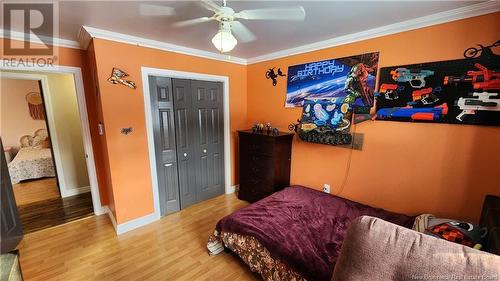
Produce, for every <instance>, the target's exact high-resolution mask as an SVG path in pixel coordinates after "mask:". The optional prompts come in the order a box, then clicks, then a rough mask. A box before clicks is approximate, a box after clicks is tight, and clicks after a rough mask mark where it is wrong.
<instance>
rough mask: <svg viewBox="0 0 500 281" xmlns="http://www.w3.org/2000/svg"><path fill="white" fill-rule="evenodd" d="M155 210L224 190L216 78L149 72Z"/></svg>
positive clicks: (220, 107)
mask: <svg viewBox="0 0 500 281" xmlns="http://www.w3.org/2000/svg"><path fill="white" fill-rule="evenodd" d="M148 85H149V93H150V96H151V113H152V126H153V134H154V148H155V158H156V170H157V181H158V188H159V203H160V214H161V215H166V214H169V213H172V212H176V211H179V210H180V209H184V208H187V207H189V206H190V205H192V204H195V203H198V202H201V201H203V200H206V199H209V198H212V197H215V196H218V195H221V194H223V193H224V190H225V188H224V186H225V184H224V114H223V91H222V88H223V85H222V83H221V82H214V81H201V80H192V79H177V78H168V77H160V76H149V78H148Z"/></svg>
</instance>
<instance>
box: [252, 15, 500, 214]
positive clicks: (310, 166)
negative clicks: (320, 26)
mask: <svg viewBox="0 0 500 281" xmlns="http://www.w3.org/2000/svg"><path fill="white" fill-rule="evenodd" d="M499 27H500V13H495V14H489V15H485V16H480V17H475V18H470V19H466V20H461V21H455V22H451V23H446V24H441V25H436V26H431V27H427V28H423V29H418V30H414V31H408V32H403V33H399V34H394V35H389V36H384V37H379V38H375V39H370V40H365V41H360V42H356V43H352V44H347V45H342V46H338V47H333V48H329V49H324V50H319V51H315V52H310V53H305V54H300V55H295V56H290V57H286V58H281V59H277V60H273V61H266V62H262V63H258V64H252V65H249V66H248V69H247V73H248V76H247V77H248V78H247V79H248V80H247V85H248V92H247V96H248V101H247V102H248V109H247V112H248V125H250V124H251V123H254V122H271V123H272V124H273V125H274V126H277V127H279V128H280V129H282V130H287V129H286V128H287V126H288V124H290V123H292V122H295V120H297V118H299V117H300V114H301V108H294V109H287V108H285V107H284V103H285V92H286V79H281V80H280V81H279V82H278V86H276V87H273V86H272V85H271V82H270V81H269V80H266V79H265V77H264V73H265V71H266V70H267V69H268V68H270V67H280V68H281V69H282V70H285V71H286V69H287V67H288V66H290V65H295V64H302V63H307V62H313V61H320V60H324V59H332V58H339V57H345V56H350V55H356V54H361V53H367V52H373V51H379V52H380V62H379V66H380V67H384V66H394V65H402V64H411V63H420V62H431V61H440V60H450V59H459V58H461V57H462V54H463V51H464V50H465V49H466V48H468V47H470V46H473V45H475V44H477V43H483V44H491V43H493V42H495V41H496V40H498V37H499V35H500V28H499ZM497 51H498V50H497ZM353 129H355V130H356V131H357V132H359V133H363V134H364V147H363V151H350V150H348V149H344V148H337V147H333V146H328V145H318V144H311V143H306V142H302V141H300V140H297V138H295V141H294V143H293V150H292V175H291V182H292V183H293V184H301V185H305V186H309V187H312V188H315V189H321V188H322V186H323V183H329V184H331V188H332V193H334V194H336V193H340V196H342V197H346V198H349V199H352V200H356V201H359V202H362V203H365V204H370V205H373V206H377V207H382V208H386V209H389V210H392V211H397V212H403V213H407V214H420V213H434V214H436V215H438V216H445V217H446V216H449V217H453V218H463V219H472V220H477V219H478V216H479V214H480V210H481V205H482V200H483V198H484V195H485V194H488V193H489V194H496V195H500V164H499V163H500V147H499V146H498V144H499V143H500V127H484V126H467V125H447V124H423V123H401V122H388V121H368V122H365V123H361V124H359V125H357V126H356V128H353ZM351 152H352V159H351V163H350V170H349V175H348V179H347V184H346V185H345V186H344V188H343V189H342V190H341V185H342V182H343V181H344V177H345V174H346V170H347V165H348V159H349V154H350V153H351Z"/></svg>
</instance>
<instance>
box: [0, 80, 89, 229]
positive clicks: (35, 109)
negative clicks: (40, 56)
mask: <svg viewBox="0 0 500 281" xmlns="http://www.w3.org/2000/svg"><path fill="white" fill-rule="evenodd" d="M1 79H2V81H1V82H2V83H1V86H2V97H1V98H2V100H1V102H2V119H1V123H2V126H1V135H2V140H3V143H4V145H6V146H8V149H6V151H5V155H6V158H10V159H9V160H10V163H9V164H8V170H9V173H10V175H11V176H10V178H11V182H12V184H13V190H14V195H15V199H16V204H17V206H18V209H19V214H20V218H21V223H22V225H23V229H24V233H29V232H33V231H37V230H40V229H44V228H47V227H52V226H55V225H59V224H62V223H66V222H69V221H72V220H75V219H79V218H82V217H86V216H90V215H93V200H92V199H93V198H92V194H91V192H90V178H89V173H88V170H87V165H86V159H85V158H86V153H85V149H84V140H83V136H82V128H81V124H80V119H81V116H80V114H79V107H78V102H77V93H76V86H75V85H76V81H75V77H74V76H73V75H71V74H64V73H42V72H29V73H26V71H14V70H13V71H8V72H7V71H2V77H1ZM26 85H31V87H32V89H31V90H28V89H26V87H25V86H26ZM35 86H36V88H35ZM26 91H28V93H27V94H26ZM37 95H38V96H37ZM19 97H22V99H19ZM14 98H17V99H14ZM11 109H12V110H15V112H17V115H19V116H17V115H16V116H13V114H11V113H12V112H10V111H12V110H11ZM9 112H10V113H9ZM23 118H24V119H23ZM31 119H33V120H31ZM30 121H32V122H31V123H36V124H35V125H36V128H37V129H36V130H34V132H29V131H31V129H32V128H31V127H29V126H27V125H29V124H30ZM35 121H37V122H35ZM12 125H14V126H12ZM14 127H15V128H16V129H13V128H14Z"/></svg>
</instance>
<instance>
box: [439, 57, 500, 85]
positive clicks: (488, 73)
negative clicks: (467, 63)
mask: <svg viewBox="0 0 500 281" xmlns="http://www.w3.org/2000/svg"><path fill="white" fill-rule="evenodd" d="M474 66H475V67H476V68H477V69H479V70H469V71H467V75H463V76H459V77H456V76H445V77H444V84H445V85H448V84H454V85H457V84H458V83H472V87H473V88H474V89H483V90H485V91H487V90H500V72H498V71H493V70H489V69H488V68H486V67H484V66H483V65H481V64H479V63H476V64H474Z"/></svg>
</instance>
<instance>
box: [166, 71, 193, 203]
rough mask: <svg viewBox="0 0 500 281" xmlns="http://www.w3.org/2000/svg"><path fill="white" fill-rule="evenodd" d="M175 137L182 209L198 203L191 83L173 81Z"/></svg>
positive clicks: (181, 80) (187, 81)
mask: <svg viewBox="0 0 500 281" xmlns="http://www.w3.org/2000/svg"><path fill="white" fill-rule="evenodd" d="M172 88H173V99H174V112H175V117H174V119H175V136H176V144H177V164H178V165H177V166H178V173H179V193H180V200H181V209H184V208H186V207H189V206H191V205H192V204H194V203H196V180H195V177H194V171H195V169H196V165H195V160H196V158H195V154H194V149H193V146H194V136H193V135H194V124H193V102H192V93H191V81H190V80H185V79H172Z"/></svg>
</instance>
